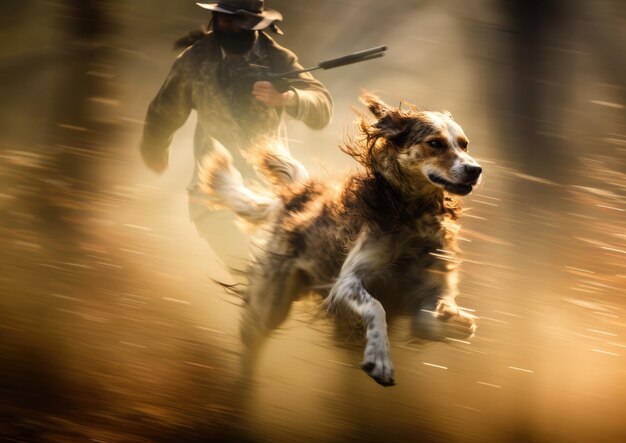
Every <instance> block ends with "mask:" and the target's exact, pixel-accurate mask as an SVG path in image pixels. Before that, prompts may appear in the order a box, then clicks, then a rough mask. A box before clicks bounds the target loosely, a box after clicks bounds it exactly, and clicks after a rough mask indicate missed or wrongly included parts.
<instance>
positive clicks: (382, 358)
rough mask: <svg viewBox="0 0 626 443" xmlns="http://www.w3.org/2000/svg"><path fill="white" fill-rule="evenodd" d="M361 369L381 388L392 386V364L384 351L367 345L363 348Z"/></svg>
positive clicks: (393, 382)
mask: <svg viewBox="0 0 626 443" xmlns="http://www.w3.org/2000/svg"><path fill="white" fill-rule="evenodd" d="M361 369H363V370H364V371H365V372H366V373H367V375H369V376H370V377H372V378H373V379H374V380H375V381H376V383H378V384H380V385H382V386H393V385H395V384H396V383H395V381H394V380H393V364H392V363H391V359H390V358H389V353H388V352H387V350H386V349H382V347H380V346H377V345H375V344H371V343H368V345H367V347H366V348H365V354H364V356H363V361H362V362H361Z"/></svg>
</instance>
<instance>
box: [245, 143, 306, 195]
mask: <svg viewBox="0 0 626 443" xmlns="http://www.w3.org/2000/svg"><path fill="white" fill-rule="evenodd" d="M249 155H250V157H251V158H250V160H251V163H252V164H253V165H254V167H255V169H256V170H257V171H258V172H259V173H260V174H261V175H262V176H263V177H265V179H266V180H267V181H268V182H270V184H271V185H272V186H273V187H274V189H275V190H279V189H280V188H284V187H290V186H291V185H294V184H298V183H305V182H306V181H307V180H308V179H309V173H308V172H307V170H306V169H305V167H304V166H303V165H302V163H300V162H299V161H298V160H296V159H295V158H293V157H292V156H291V154H290V153H289V151H288V150H287V148H286V147H285V146H284V145H283V144H282V143H280V141H278V140H271V141H267V142H265V143H262V144H258V145H257V147H256V148H254V149H251V150H250V153H249Z"/></svg>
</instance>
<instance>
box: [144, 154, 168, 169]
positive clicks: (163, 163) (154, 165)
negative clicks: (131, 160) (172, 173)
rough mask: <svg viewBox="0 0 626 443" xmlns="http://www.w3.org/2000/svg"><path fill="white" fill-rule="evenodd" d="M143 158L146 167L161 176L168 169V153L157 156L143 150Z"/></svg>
mask: <svg viewBox="0 0 626 443" xmlns="http://www.w3.org/2000/svg"><path fill="white" fill-rule="evenodd" d="M141 156H142V157H143V161H144V163H145V164H146V166H147V167H148V168H150V169H151V170H152V171H154V172H156V173H157V174H161V173H163V171H165V170H166V169H167V163H168V162H167V152H166V153H165V154H164V153H162V152H157V153H156V155H155V154H154V153H152V152H150V151H146V150H143V149H142V151H141Z"/></svg>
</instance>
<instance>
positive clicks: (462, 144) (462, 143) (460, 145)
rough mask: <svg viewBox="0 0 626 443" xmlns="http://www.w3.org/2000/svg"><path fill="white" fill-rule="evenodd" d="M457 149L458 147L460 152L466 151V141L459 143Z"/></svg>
mask: <svg viewBox="0 0 626 443" xmlns="http://www.w3.org/2000/svg"><path fill="white" fill-rule="evenodd" d="M459 147H460V148H461V149H462V150H464V151H467V141H466V140H463V141H460V142H459Z"/></svg>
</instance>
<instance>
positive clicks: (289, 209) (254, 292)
mask: <svg viewBox="0 0 626 443" xmlns="http://www.w3.org/2000/svg"><path fill="white" fill-rule="evenodd" d="M361 99H362V101H363V102H364V103H365V104H366V105H367V106H368V107H369V110H370V111H371V112H372V114H373V115H374V117H375V118H376V120H375V121H373V122H372V121H368V120H367V119H366V118H365V117H362V118H361V121H360V130H361V136H359V137H357V139H356V140H352V141H350V142H348V143H347V144H346V145H344V146H342V149H343V151H344V152H346V153H348V154H349V155H351V156H352V157H353V158H355V159H356V160H357V161H358V162H359V163H360V164H361V165H362V166H363V167H364V171H362V172H358V173H353V174H351V175H348V176H347V177H345V179H344V180H343V181H342V182H341V183H331V184H329V183H327V182H324V181H321V180H315V179H310V178H309V177H308V174H307V171H306V170H305V169H304V167H303V166H302V165H301V164H300V163H298V162H297V161H296V160H295V159H293V158H292V157H291V156H290V155H289V154H288V153H287V152H286V151H285V150H281V149H280V148H277V147H276V146H271V145H270V146H266V147H264V148H262V149H260V150H259V151H258V152H256V154H255V155H254V161H255V163H256V166H257V168H258V170H259V172H260V173H261V174H262V175H263V176H264V177H265V178H267V180H268V182H269V183H270V184H271V194H269V196H262V195H259V194H258V193H255V192H253V191H251V190H250V189H248V188H246V187H245V186H244V184H243V181H242V178H241V175H240V174H239V173H238V172H237V170H236V169H235V168H234V167H233V164H232V158H231V157H230V154H229V153H228V152H227V151H226V150H225V149H224V148H218V149H217V150H216V151H214V152H213V153H212V154H211V155H210V156H209V157H208V158H207V159H206V160H205V162H204V164H203V168H202V169H203V188H204V190H205V192H206V193H207V195H208V198H209V199H210V201H211V202H212V204H213V205H215V206H221V207H227V208H230V209H231V210H233V211H234V212H235V213H236V214H237V215H238V216H239V217H240V218H242V219H243V220H245V221H247V222H248V223H250V224H252V225H255V226H257V227H263V228H264V229H266V230H267V231H268V232H267V235H268V239H267V243H266V245H265V248H264V250H263V252H262V253H261V255H260V256H258V257H256V258H255V259H254V260H253V261H252V263H251V267H250V271H249V272H248V273H247V276H248V286H247V288H246V290H245V299H246V304H245V306H244V309H245V312H244V314H243V320H242V323H241V337H242V340H243V343H244V345H245V352H244V361H243V364H244V369H245V370H246V371H250V370H251V368H252V366H253V364H254V360H255V357H256V355H257V353H258V350H259V348H260V346H261V344H262V342H263V341H264V339H265V338H266V337H267V335H268V334H269V332H271V331H272V330H274V329H275V328H277V327H278V326H279V325H280V324H281V323H282V322H283V320H284V319H285V318H286V316H287V314H288V312H289V309H290V306H291V304H292V302H293V301H294V300H296V299H298V297H299V296H301V295H303V294H306V293H309V292H311V291H313V292H317V293H319V294H321V295H322V296H323V297H324V298H325V305H326V307H327V309H328V311H329V312H331V313H333V314H335V315H339V316H341V317H342V318H344V319H349V320H350V321H352V322H355V323H356V324H358V325H359V326H360V327H362V329H363V331H364V335H365V352H364V357H363V361H362V363H361V367H362V369H363V370H364V371H365V372H367V374H368V375H369V376H370V377H372V378H373V379H374V380H376V381H377V382H378V383H380V384H381V385H383V386H391V385H393V384H394V379H393V373H394V370H393V365H392V363H391V359H390V356H389V341H388V337H387V319H386V317H387V315H410V316H411V318H412V325H413V333H414V334H415V335H416V336H417V337H420V338H424V339H429V340H445V339H446V338H457V339H462V338H467V337H469V336H471V335H472V334H473V333H474V331H475V328H476V326H475V324H474V318H473V317H472V316H471V315H469V314H467V313H465V312H464V311H462V310H459V308H458V307H457V305H456V303H455V301H454V299H455V297H456V296H457V293H458V291H457V267H458V260H456V259H454V255H455V254H456V253H457V245H456V236H457V231H458V229H459V228H458V226H457V224H456V223H455V220H456V219H457V218H458V217H459V215H460V206H459V202H458V200H457V199H456V197H455V195H466V194H468V193H469V192H471V190H472V189H473V187H474V186H476V184H477V183H478V182H479V180H480V176H481V172H482V170H481V168H480V166H479V165H478V164H477V163H476V161H474V159H472V157H470V156H469V154H468V153H467V145H468V140H467V138H466V136H465V134H464V133H463V130H462V129H461V127H460V126H459V125H458V124H457V123H456V122H454V121H453V120H452V117H451V116H450V114H448V113H440V112H429V111H420V110H418V109H416V108H415V107H413V106H409V108H408V109H402V108H392V107H389V106H388V105H386V104H385V103H383V102H382V101H381V100H380V99H379V98H378V97H375V96H373V95H370V94H366V95H364V96H363V97H362V98H361ZM386 310H387V312H386Z"/></svg>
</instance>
